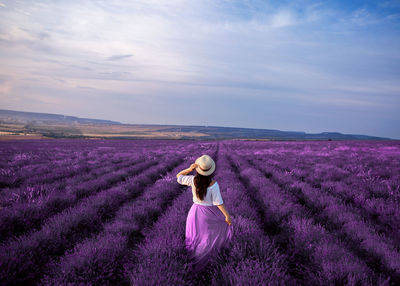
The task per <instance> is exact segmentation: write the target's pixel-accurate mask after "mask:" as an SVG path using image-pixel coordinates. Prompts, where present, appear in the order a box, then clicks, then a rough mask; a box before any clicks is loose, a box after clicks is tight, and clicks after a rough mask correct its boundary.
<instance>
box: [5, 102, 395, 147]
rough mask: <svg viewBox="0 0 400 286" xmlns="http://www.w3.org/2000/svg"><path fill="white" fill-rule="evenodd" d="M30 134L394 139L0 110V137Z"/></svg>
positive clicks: (189, 137)
mask: <svg viewBox="0 0 400 286" xmlns="http://www.w3.org/2000/svg"><path fill="white" fill-rule="evenodd" d="M30 136H36V137H37V136H39V137H40V138H46V137H47V138H124V139H125V138H129V139H146V138H147V139H199V140H215V139H253V140H392V139H391V138H384V137H375V136H368V135H359V134H342V133H339V132H322V133H305V132H298V131H280V130H274V129H256V128H237V127H220V126H186V125H158V124H124V123H120V122H117V121H111V120H101V119H89V118H79V117H75V116H67V115H60V114H49V113H36V112H23V111H13V110H3V109H0V139H1V137H3V138H5V137H7V138H8V137H10V138H16V139H19V138H21V139H22V138H23V139H25V138H30ZM36 137H35V138H36ZM32 138H33V137H32Z"/></svg>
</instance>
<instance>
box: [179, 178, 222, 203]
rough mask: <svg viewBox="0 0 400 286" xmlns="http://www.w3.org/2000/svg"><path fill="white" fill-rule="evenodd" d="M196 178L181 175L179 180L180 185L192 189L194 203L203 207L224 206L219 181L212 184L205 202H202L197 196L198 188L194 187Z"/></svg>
mask: <svg viewBox="0 0 400 286" xmlns="http://www.w3.org/2000/svg"><path fill="white" fill-rule="evenodd" d="M193 180H194V176H193V175H190V176H184V175H181V176H179V178H178V183H180V184H182V185H187V186H191V187H192V194H193V203H195V204H199V205H203V206H216V205H222V204H223V203H224V202H223V200H222V196H221V193H220V189H219V185H218V182H217V181H213V182H211V184H210V186H208V187H207V193H206V195H205V196H204V198H203V200H200V199H199V198H198V197H197V195H196V186H195V185H194V181H193Z"/></svg>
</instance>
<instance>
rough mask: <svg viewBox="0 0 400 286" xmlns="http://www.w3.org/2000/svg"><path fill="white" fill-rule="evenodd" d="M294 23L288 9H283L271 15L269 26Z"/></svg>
mask: <svg viewBox="0 0 400 286" xmlns="http://www.w3.org/2000/svg"><path fill="white" fill-rule="evenodd" d="M294 24H296V20H295V18H294V16H293V14H292V13H291V12H290V11H287V10H283V11H279V12H278V13H276V14H274V15H272V17H271V26H272V27H274V28H280V27H286V26H292V25H294Z"/></svg>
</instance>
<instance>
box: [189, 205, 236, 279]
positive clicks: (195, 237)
mask: <svg viewBox="0 0 400 286" xmlns="http://www.w3.org/2000/svg"><path fill="white" fill-rule="evenodd" d="M232 225H233V224H231V225H228V224H227V223H226V221H225V216H224V214H223V213H222V212H221V211H220V210H219V208H218V207H217V206H203V205H199V204H196V203H193V205H192V206H191V208H190V210H189V213H188V216H187V219H186V239H185V245H186V250H187V251H188V253H189V258H190V260H191V262H192V265H191V267H192V270H193V271H196V272H199V271H201V270H203V269H204V268H205V267H206V266H207V264H208V262H209V261H210V259H212V258H213V257H215V255H216V254H217V253H218V251H219V250H220V249H221V247H223V246H225V245H226V244H227V243H228V242H229V241H231V239H232V235H233V229H232Z"/></svg>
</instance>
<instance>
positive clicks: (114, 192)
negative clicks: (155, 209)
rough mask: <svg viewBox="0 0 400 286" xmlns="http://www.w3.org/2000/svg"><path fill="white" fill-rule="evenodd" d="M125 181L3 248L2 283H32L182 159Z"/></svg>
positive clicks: (0, 252) (0, 257) (0, 256)
mask: <svg viewBox="0 0 400 286" xmlns="http://www.w3.org/2000/svg"><path fill="white" fill-rule="evenodd" d="M166 159H167V160H166V161H165V162H168V163H169V165H165V164H159V165H156V166H153V167H151V168H150V169H149V170H148V172H146V173H143V174H140V175H138V176H136V177H135V178H133V179H132V180H128V181H126V183H125V184H121V185H118V186H117V187H114V188H111V189H108V190H105V191H102V192H99V193H98V194H96V195H95V196H94V197H90V198H88V199H85V200H84V201H82V202H81V203H80V204H79V205H77V206H75V207H74V208H70V209H67V210H65V211H63V212H62V213H60V214H58V215H56V216H54V217H52V218H51V219H49V220H48V221H47V222H46V224H45V225H44V226H43V227H42V229H41V230H40V231H38V232H34V233H30V234H28V235H25V236H22V237H19V238H18V239H16V240H15V241H11V242H8V243H7V244H5V245H2V246H1V247H0V284H7V285H16V284H33V283H35V282H37V281H38V280H39V279H40V278H41V276H42V274H43V271H44V270H45V269H46V264H47V263H48V262H49V261H50V260H51V259H55V258H56V257H57V256H60V255H62V254H63V253H64V252H65V251H67V250H68V249H71V248H73V246H74V245H75V244H76V243H78V242H79V241H81V240H83V239H84V238H87V237H89V236H91V235H93V234H96V233H99V232H100V231H102V230H103V223H104V222H106V221H108V220H110V219H112V218H113V217H114V215H115V213H116V212H117V210H118V209H119V208H120V206H121V205H122V204H124V203H126V202H128V201H132V200H133V199H135V198H136V197H137V196H139V195H140V194H141V193H142V192H143V189H144V187H145V186H146V185H148V184H150V183H151V182H152V181H153V180H154V179H155V178H157V177H159V176H160V173H161V174H162V173H165V172H167V171H168V170H169V169H171V168H172V167H174V166H175V165H176V164H177V163H179V162H180V161H181V160H182V158H176V156H174V157H173V156H170V157H168V158H166Z"/></svg>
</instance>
